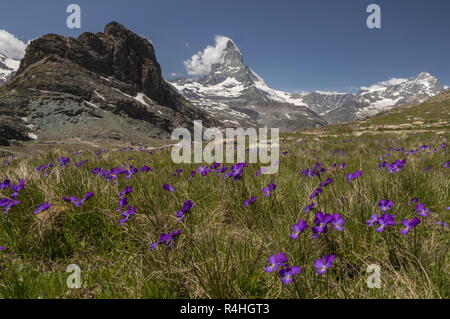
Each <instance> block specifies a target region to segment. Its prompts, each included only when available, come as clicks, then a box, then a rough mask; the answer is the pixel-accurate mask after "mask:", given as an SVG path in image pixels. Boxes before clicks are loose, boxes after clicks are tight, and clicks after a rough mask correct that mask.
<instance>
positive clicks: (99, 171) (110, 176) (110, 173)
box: [91, 165, 152, 182]
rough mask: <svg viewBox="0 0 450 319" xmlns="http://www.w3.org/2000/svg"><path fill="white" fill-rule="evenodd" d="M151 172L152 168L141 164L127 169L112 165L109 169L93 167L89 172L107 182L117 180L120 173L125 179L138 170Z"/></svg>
mask: <svg viewBox="0 0 450 319" xmlns="http://www.w3.org/2000/svg"><path fill="white" fill-rule="evenodd" d="M139 171H140V172H142V173H145V172H151V171H152V168H151V167H149V166H142V167H141V168H140V169H138V168H136V167H135V166H132V165H131V166H130V167H129V169H125V168H124V167H114V168H111V169H110V170H106V169H103V168H98V167H97V168H94V169H93V170H92V171H91V173H92V174H94V175H97V176H100V177H103V178H104V179H105V180H106V181H107V182H110V181H113V180H117V179H118V178H119V176H120V175H123V176H125V178H126V179H128V180H129V179H131V178H132V177H133V176H134V175H135V174H137V173H138V172H139Z"/></svg>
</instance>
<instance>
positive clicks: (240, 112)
mask: <svg viewBox="0 0 450 319" xmlns="http://www.w3.org/2000/svg"><path fill="white" fill-rule="evenodd" d="M172 85H173V86H175V88H177V89H178V90H179V91H180V92H181V93H182V94H183V95H184V96H185V97H186V98H188V99H190V100H191V102H192V103H193V104H194V105H197V106H199V107H201V108H202V109H204V110H205V111H207V112H209V113H210V114H212V115H213V116H216V117H217V118H219V119H221V120H222V122H223V123H224V124H226V125H228V124H229V125H231V126H237V125H245V126H249V125H251V126H258V125H270V123H273V121H278V120H279V121H282V120H283V121H284V123H281V122H280V123H281V124H282V125H281V124H280V123H278V124H277V125H281V126H286V123H288V126H295V128H296V129H299V128H303V127H315V126H316V125H321V124H324V123H325V121H324V120H323V119H321V118H320V117H319V116H318V115H317V114H316V113H315V112H313V111H311V110H310V109H308V108H306V107H305V105H304V103H302V101H301V99H299V98H298V97H293V96H292V95H291V94H290V93H286V92H283V91H279V90H274V89H272V88H270V87H269V86H268V85H267V83H266V82H265V81H264V80H263V78H262V77H261V76H259V75H258V74H257V73H256V72H254V71H253V70H251V69H250V68H249V67H248V66H246V65H245V62H244V58H243V56H242V53H241V51H240V50H239V49H238V47H237V46H236V44H235V43H234V42H233V40H231V39H228V41H227V43H226V46H225V48H224V50H223V52H222V57H221V59H220V60H219V62H217V63H215V64H213V65H212V66H211V70H210V72H209V73H208V74H206V75H204V76H203V77H201V78H199V79H182V80H177V81H174V82H172ZM278 111H281V113H279V114H278ZM275 113H276V114H275ZM286 114H287V115H286ZM294 122H297V123H294ZM289 123H290V124H289Z"/></svg>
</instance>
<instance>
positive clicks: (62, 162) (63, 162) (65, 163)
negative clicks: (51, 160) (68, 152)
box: [58, 157, 71, 167]
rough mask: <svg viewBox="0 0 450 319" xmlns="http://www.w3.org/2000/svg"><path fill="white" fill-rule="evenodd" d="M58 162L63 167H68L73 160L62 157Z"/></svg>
mask: <svg viewBox="0 0 450 319" xmlns="http://www.w3.org/2000/svg"><path fill="white" fill-rule="evenodd" d="M58 163H59V165H61V167H66V166H69V165H70V164H71V161H70V158H68V157H61V158H58Z"/></svg>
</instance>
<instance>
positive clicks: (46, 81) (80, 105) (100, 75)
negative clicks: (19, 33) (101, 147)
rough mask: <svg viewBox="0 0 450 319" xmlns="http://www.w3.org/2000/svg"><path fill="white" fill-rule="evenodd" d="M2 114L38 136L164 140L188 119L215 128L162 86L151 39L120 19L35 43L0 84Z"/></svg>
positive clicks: (50, 137)
mask: <svg viewBox="0 0 450 319" xmlns="http://www.w3.org/2000/svg"><path fill="white" fill-rule="evenodd" d="M6 115H8V117H6ZM0 118H3V120H2V122H3V123H5V121H6V120H7V119H8V121H9V122H8V127H9V128H11V127H18V126H19V125H21V126H25V127H27V128H28V129H29V130H30V131H31V132H32V134H35V135H37V136H38V137H39V139H56V138H58V139H62V138H79V137H84V138H105V139H107V138H110V137H112V136H114V138H117V136H120V137H122V138H123V139H125V140H136V139H137V140H140V139H144V138H145V137H167V136H169V135H170V132H171V131H172V130H173V129H174V128H175V127H178V126H183V127H192V125H193V124H192V122H193V120H203V123H204V125H205V126H211V125H217V123H216V122H215V121H214V120H211V119H210V117H209V116H207V115H206V114H205V113H204V112H202V111H201V110H198V109H196V108H194V107H192V105H191V104H190V102H189V101H188V100H186V99H185V98H184V97H182V96H181V95H180V94H179V93H178V92H177V91H176V90H175V89H174V88H173V87H172V86H171V85H169V84H167V83H166V81H165V80H164V79H163V78H162V76H161V67H160V65H159V64H158V62H157V60H156V56H155V50H154V48H153V46H152V44H151V43H150V42H149V41H148V40H146V39H144V38H142V37H140V36H138V35H136V34H135V33H133V32H131V31H130V30H128V29H126V28H125V27H124V26H122V25H121V24H119V23H117V22H112V23H109V24H108V25H106V27H105V29H104V32H100V33H97V34H93V33H83V34H81V35H80V36H79V37H78V38H77V39H75V38H70V37H63V36H60V35H56V34H47V35H44V36H43V37H41V38H39V39H36V40H34V41H32V42H31V43H30V45H29V46H28V47H27V50H26V54H25V57H24V58H23V59H22V61H21V64H20V67H19V69H18V71H17V73H16V75H15V77H14V78H13V79H12V80H10V81H9V82H7V83H6V84H5V85H4V86H2V87H1V88H0ZM11 121H12V122H11ZM2 122H0V123H2ZM3 125H4V126H3V127H2V126H0V130H1V129H3V130H5V131H6V126H5V124H3ZM8 132H9V131H8ZM10 136H11V134H10ZM17 137H18V138H20V136H19V135H18V136H17Z"/></svg>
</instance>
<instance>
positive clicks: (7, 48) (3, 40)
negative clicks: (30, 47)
mask: <svg viewBox="0 0 450 319" xmlns="http://www.w3.org/2000/svg"><path fill="white" fill-rule="evenodd" d="M26 47H27V45H26V44H25V43H23V42H22V41H20V40H19V39H17V38H16V37H15V36H14V35H12V34H11V33H9V32H8V31H6V30H0V52H1V53H3V54H6V55H7V56H8V57H10V58H12V59H16V60H20V59H22V58H23V56H24V55H25V49H26Z"/></svg>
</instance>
